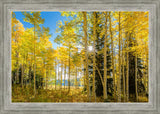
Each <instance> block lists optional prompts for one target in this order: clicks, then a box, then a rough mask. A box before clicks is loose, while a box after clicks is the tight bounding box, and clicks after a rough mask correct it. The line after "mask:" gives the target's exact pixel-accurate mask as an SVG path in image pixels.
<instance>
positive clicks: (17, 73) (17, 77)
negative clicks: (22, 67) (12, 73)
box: [16, 51, 19, 83]
mask: <svg viewBox="0 0 160 114" xmlns="http://www.w3.org/2000/svg"><path fill="white" fill-rule="evenodd" d="M16 53H17V62H16V64H17V71H16V83H18V80H19V53H18V51H17V52H16Z"/></svg>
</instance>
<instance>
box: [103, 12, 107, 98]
mask: <svg viewBox="0 0 160 114" xmlns="http://www.w3.org/2000/svg"><path fill="white" fill-rule="evenodd" d="M106 45H107V12H105V38H104V86H103V97H104V99H107V46H106Z"/></svg>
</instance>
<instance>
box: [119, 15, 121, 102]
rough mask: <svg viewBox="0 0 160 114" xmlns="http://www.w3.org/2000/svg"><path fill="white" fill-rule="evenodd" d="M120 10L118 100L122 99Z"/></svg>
mask: <svg viewBox="0 0 160 114" xmlns="http://www.w3.org/2000/svg"><path fill="white" fill-rule="evenodd" d="M120 17H121V15H120V12H119V76H118V102H120V101H121V28H120V24H121V22H120Z"/></svg>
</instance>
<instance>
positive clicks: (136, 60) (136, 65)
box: [135, 52, 138, 102]
mask: <svg viewBox="0 0 160 114" xmlns="http://www.w3.org/2000/svg"><path fill="white" fill-rule="evenodd" d="M135 91H136V101H137V102H138V90H137V54H136V52H135Z"/></svg>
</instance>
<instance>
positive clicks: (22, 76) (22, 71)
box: [21, 62, 24, 88]
mask: <svg viewBox="0 0 160 114" xmlns="http://www.w3.org/2000/svg"><path fill="white" fill-rule="evenodd" d="M23 78H24V65H23V62H22V66H21V85H22V88H23Z"/></svg>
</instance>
